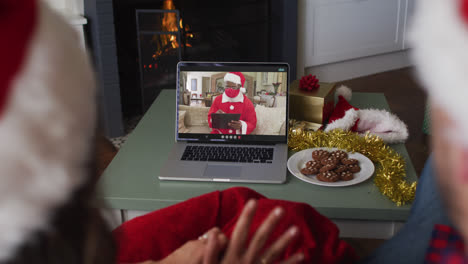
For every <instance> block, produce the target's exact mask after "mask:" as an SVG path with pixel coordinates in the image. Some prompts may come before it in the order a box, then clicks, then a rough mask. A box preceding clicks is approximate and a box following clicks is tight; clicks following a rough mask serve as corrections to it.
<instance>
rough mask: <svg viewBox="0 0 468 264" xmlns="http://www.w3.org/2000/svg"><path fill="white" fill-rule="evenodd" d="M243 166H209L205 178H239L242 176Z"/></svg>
mask: <svg viewBox="0 0 468 264" xmlns="http://www.w3.org/2000/svg"><path fill="white" fill-rule="evenodd" d="M241 170H242V166H230V165H207V166H206V169H205V174H204V176H205V177H210V178H223V179H230V178H238V177H239V176H240V175H241Z"/></svg>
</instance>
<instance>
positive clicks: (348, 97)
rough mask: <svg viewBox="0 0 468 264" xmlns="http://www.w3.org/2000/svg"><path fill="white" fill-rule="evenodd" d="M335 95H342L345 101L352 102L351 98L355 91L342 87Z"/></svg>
mask: <svg viewBox="0 0 468 264" xmlns="http://www.w3.org/2000/svg"><path fill="white" fill-rule="evenodd" d="M335 94H336V96H340V95H341V96H343V97H344V99H346V100H347V101H350V100H351V98H352V97H353V90H351V88H349V87H348V86H344V85H341V86H340V87H338V88H337V89H336V92H335Z"/></svg>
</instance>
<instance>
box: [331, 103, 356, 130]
mask: <svg viewBox="0 0 468 264" xmlns="http://www.w3.org/2000/svg"><path fill="white" fill-rule="evenodd" d="M358 118H359V115H358V111H356V110H355V109H353V108H351V109H349V110H347V111H346V112H345V115H344V117H343V118H341V119H337V120H335V121H333V122H332V123H330V124H328V125H327V127H326V128H325V132H328V131H332V130H334V129H338V128H339V129H343V130H349V129H351V128H352V127H353V126H354V124H355V123H356V120H357V119H358Z"/></svg>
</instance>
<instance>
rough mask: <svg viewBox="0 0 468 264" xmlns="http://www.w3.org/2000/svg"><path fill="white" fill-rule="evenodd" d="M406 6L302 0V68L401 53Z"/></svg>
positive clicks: (386, 1)
mask: <svg viewBox="0 0 468 264" xmlns="http://www.w3.org/2000/svg"><path fill="white" fill-rule="evenodd" d="M407 3H408V0H312V1H308V0H305V1H304V6H305V8H306V12H305V13H306V14H307V15H306V17H305V20H304V21H305V23H306V25H304V27H302V28H304V31H305V32H302V34H304V36H305V37H304V41H305V46H304V47H305V48H304V52H305V53H304V55H305V58H304V60H305V67H310V66H316V65H322V64H327V63H332V62H338V61H344V60H349V59H354V58H362V57H366V56H372V55H377V54H382V53H387V52H392V51H398V50H402V49H403V42H404V32H405V22H406V20H405V17H406V12H407V8H408V7H407Z"/></svg>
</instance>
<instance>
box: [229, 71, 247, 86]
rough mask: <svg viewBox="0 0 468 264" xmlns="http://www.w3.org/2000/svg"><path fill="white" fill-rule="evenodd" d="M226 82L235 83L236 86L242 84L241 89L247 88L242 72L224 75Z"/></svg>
mask: <svg viewBox="0 0 468 264" xmlns="http://www.w3.org/2000/svg"><path fill="white" fill-rule="evenodd" d="M224 81H225V82H233V83H235V84H240V85H241V88H245V87H244V84H245V77H244V74H242V73H241V72H228V73H226V75H224Z"/></svg>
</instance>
